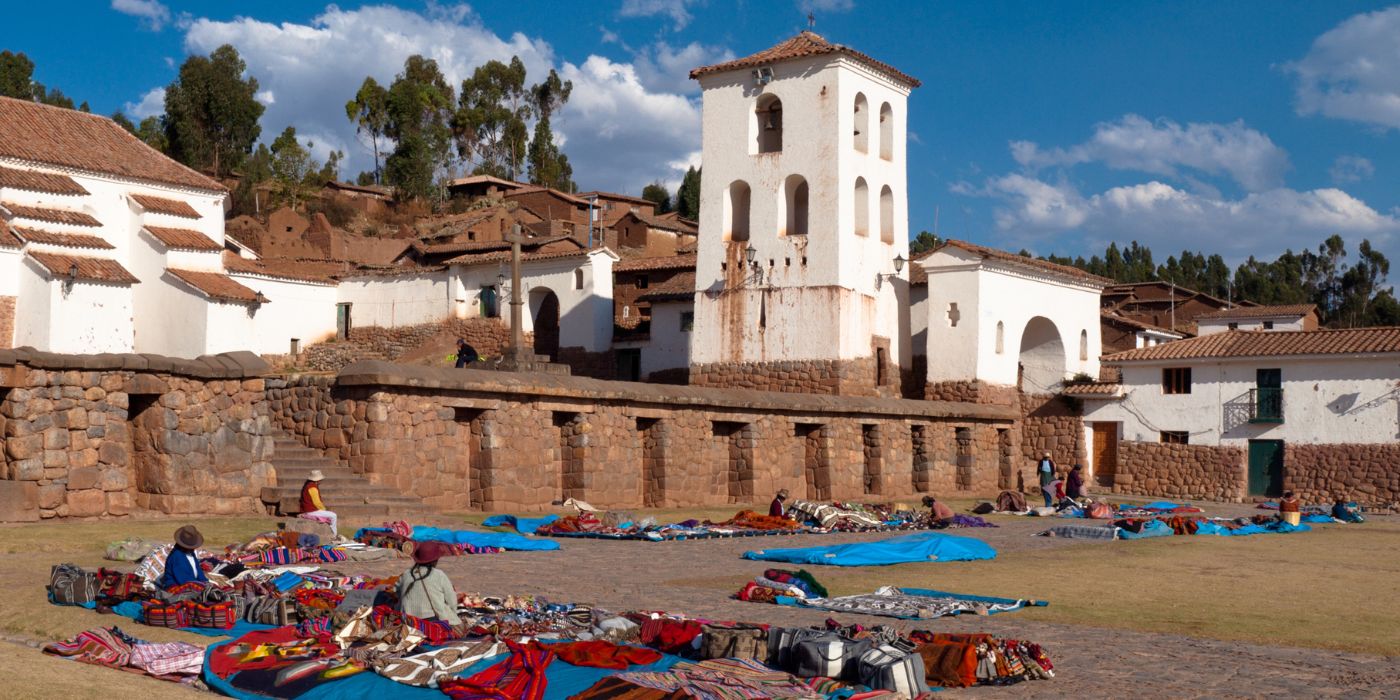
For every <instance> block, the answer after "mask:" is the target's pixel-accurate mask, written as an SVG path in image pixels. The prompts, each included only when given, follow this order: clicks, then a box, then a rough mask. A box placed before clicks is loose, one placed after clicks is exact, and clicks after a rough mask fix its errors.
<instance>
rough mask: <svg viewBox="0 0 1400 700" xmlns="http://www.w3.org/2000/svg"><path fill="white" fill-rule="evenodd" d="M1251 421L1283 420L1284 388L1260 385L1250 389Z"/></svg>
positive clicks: (1268, 421)
mask: <svg viewBox="0 0 1400 700" xmlns="http://www.w3.org/2000/svg"><path fill="white" fill-rule="evenodd" d="M1249 422H1250V423H1282V422H1283V389H1280V388H1277V387H1272V388H1271V387H1258V388H1255V389H1250V390H1249Z"/></svg>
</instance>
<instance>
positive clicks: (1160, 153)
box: [1011, 114, 1288, 192]
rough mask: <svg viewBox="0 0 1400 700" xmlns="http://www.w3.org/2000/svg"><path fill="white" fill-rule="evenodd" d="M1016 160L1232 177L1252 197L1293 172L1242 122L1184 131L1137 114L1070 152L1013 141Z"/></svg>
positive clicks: (1278, 151) (1031, 164) (1101, 127)
mask: <svg viewBox="0 0 1400 700" xmlns="http://www.w3.org/2000/svg"><path fill="white" fill-rule="evenodd" d="M1011 155H1012V157H1013V158H1015V159H1016V162H1018V163H1020V164H1021V165H1023V166H1025V167H1027V168H1030V169H1031V170H1036V169H1039V168H1044V167H1049V166H1071V165H1078V164H1081V163H1092V162H1098V163H1103V164H1104V165H1106V166H1108V167H1110V168H1113V169H1116V170H1137V171H1141V172H1147V173H1153V174H1155V175H1164V176H1169V177H1175V176H1179V175H1181V171H1182V170H1194V171H1198V172H1201V173H1205V174H1209V175H1229V176H1230V177H1231V178H1233V179H1234V180H1235V181H1236V182H1238V183H1239V184H1240V186H1241V187H1244V188H1245V189H1246V190H1249V191H1251V192H1258V191H1263V190H1267V189H1272V188H1276V187H1279V186H1280V185H1282V184H1283V174H1284V172H1285V171H1287V170H1288V154H1287V153H1286V152H1285V151H1284V150H1283V149H1282V148H1279V147H1278V146H1276V145H1274V142H1273V141H1271V140H1270V139H1269V137H1268V136H1266V135H1264V134H1263V133H1260V132H1259V131H1256V130H1254V129H1251V128H1249V127H1247V126H1245V125H1244V122H1243V121H1235V122H1232V123H1229V124H1216V123H1203V124H1195V123H1188V124H1187V125H1185V126H1182V125H1181V124H1178V123H1176V122H1174V121H1172V120H1170V119H1158V120H1157V121H1155V122H1152V121H1148V120H1147V119H1144V118H1143V117H1140V116H1138V115H1136V114H1128V115H1125V116H1123V118H1121V119H1119V120H1118V121H1115V122H1102V123H1100V124H1097V125H1095V126H1094V135H1093V136H1092V137H1090V139H1089V140H1088V141H1085V142H1084V143H1081V144H1078V145H1075V146H1071V147H1069V148H1053V149H1048V150H1045V149H1041V148H1040V146H1038V145H1037V144H1035V143H1032V142H1030V141H1013V142H1012V143H1011Z"/></svg>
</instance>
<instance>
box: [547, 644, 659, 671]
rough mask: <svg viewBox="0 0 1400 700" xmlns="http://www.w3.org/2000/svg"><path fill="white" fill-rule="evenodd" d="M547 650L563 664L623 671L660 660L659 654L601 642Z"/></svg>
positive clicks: (556, 645)
mask: <svg viewBox="0 0 1400 700" xmlns="http://www.w3.org/2000/svg"><path fill="white" fill-rule="evenodd" d="M549 650H550V651H552V652H554V655H555V656H557V657H559V659H560V660H561V661H563V662H565V663H570V664H573V665H575V666H592V667H594V668H616V669H624V668H627V667H628V666H635V665H638V664H654V663H656V662H657V661H660V660H661V653H660V652H657V651H653V650H651V649H643V648H641V647H629V646H622V645H620V644H613V643H612V642H605V641H601V640H598V641H592V642H569V643H566V644H551V645H549Z"/></svg>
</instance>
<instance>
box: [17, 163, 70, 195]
mask: <svg viewBox="0 0 1400 700" xmlns="http://www.w3.org/2000/svg"><path fill="white" fill-rule="evenodd" d="M0 187H12V188H14V189H17V190H29V191H30V192H43V193H46V194H69V195H85V194H87V193H88V191H87V190H85V189H83V186H82V185H79V184H78V183H77V181H76V180H74V179H73V178H71V177H68V176H67V175H58V174H55V173H41V172H36V171H34V170H17V169H15V168H0Z"/></svg>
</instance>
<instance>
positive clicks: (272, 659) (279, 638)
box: [206, 626, 338, 678]
mask: <svg viewBox="0 0 1400 700" xmlns="http://www.w3.org/2000/svg"><path fill="white" fill-rule="evenodd" d="M299 638H300V635H298V634H297V628H295V627H290V626H288V627H277V628H274V629H270V630H259V631H257V632H249V633H248V634H245V635H243V636H242V637H239V638H238V639H236V640H234V641H232V642H229V643H227V644H224V645H221V646H219V647H218V648H217V649H215V650H214V653H212V654H210V655H209V659H208V661H207V662H206V663H207V665H208V668H209V671H210V672H211V673H213V674H214V675H216V676H218V677H219V678H228V677H229V676H230V675H231V674H233V672H234V671H242V670H247V669H254V668H271V667H273V666H276V665H278V664H282V663H286V662H287V660H286V659H284V658H281V657H279V656H277V655H275V654H272V655H267V656H263V657H262V658H259V659H256V660H253V661H248V662H244V661H243V658H244V657H245V656H248V654H249V652H251V651H252V650H253V649H254V648H256V647H257V646H258V645H260V644H286V643H288V642H294V641H296V640H297V639H299ZM337 649H338V647H337Z"/></svg>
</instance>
